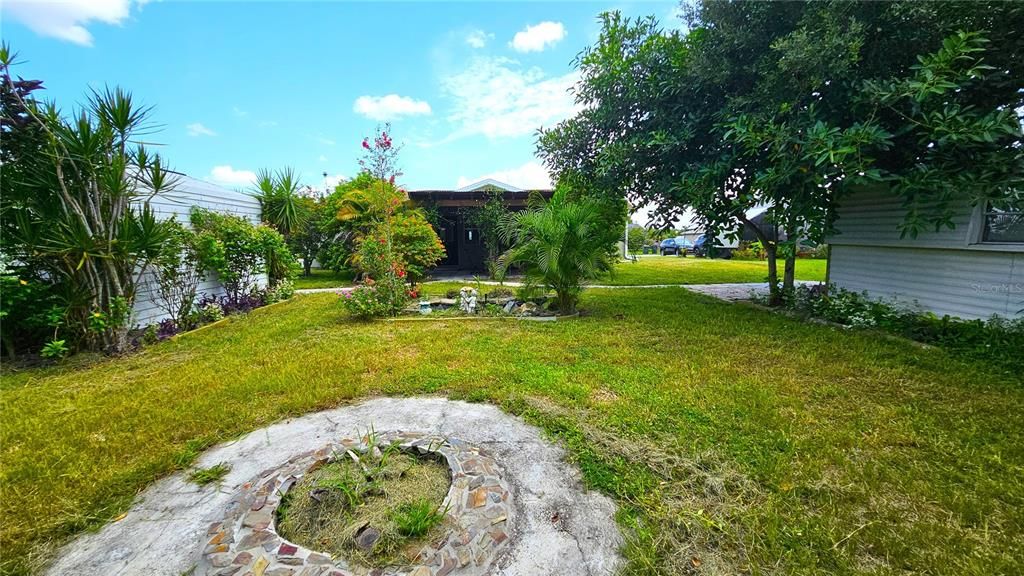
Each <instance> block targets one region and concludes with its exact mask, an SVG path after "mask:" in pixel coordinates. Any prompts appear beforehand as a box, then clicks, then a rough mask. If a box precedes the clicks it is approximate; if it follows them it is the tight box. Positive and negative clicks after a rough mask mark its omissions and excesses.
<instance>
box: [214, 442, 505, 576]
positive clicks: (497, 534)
mask: <svg viewBox="0 0 1024 576" xmlns="http://www.w3.org/2000/svg"><path fill="white" fill-rule="evenodd" d="M369 440H370V439H369V438H368V437H367V436H363V437H362V438H360V439H352V438H345V439H342V440H341V441H339V442H336V443H335V442H332V443H330V444H327V445H326V446H323V447H321V448H319V449H317V450H315V451H311V452H306V453H303V454H299V455H298V456H295V457H294V458H292V459H291V460H289V461H288V462H286V463H285V464H284V465H282V466H279V467H276V468H272V469H269V470H264V471H263V472H262V473H260V474H259V476H258V477H257V478H256V479H254V480H253V481H251V482H246V483H245V484H243V485H242V488H241V489H240V490H239V491H238V492H237V493H236V494H235V496H234V497H232V499H231V501H230V503H229V504H228V507H227V510H226V512H225V514H224V517H223V518H222V519H220V520H218V521H216V522H213V523H212V524H210V526H209V528H208V529H207V531H206V535H205V537H204V538H203V540H204V542H205V544H204V548H203V552H202V557H201V564H200V566H199V571H198V573H199V574H209V575H216V576H235V575H238V576H241V575H243V574H244V575H248V574H253V575H258V576H300V575H301V576H361V575H364V574H372V575H373V576H446V575H448V574H458V575H460V576H461V575H466V576H471V575H472V576H475V575H479V574H485V573H487V571H488V570H489V569H490V567H491V566H492V565H493V564H494V562H495V561H496V560H497V559H498V557H499V555H500V553H501V552H502V551H503V550H504V549H505V548H506V547H507V546H508V543H509V540H510V527H511V524H512V520H513V509H514V507H513V506H512V497H511V492H510V491H509V487H508V484H507V482H506V481H505V479H504V477H503V471H502V469H501V468H500V467H499V466H498V464H497V463H496V462H495V461H494V459H493V458H491V457H490V456H489V455H487V454H486V453H484V451H483V450H482V449H480V448H479V447H477V446H475V445H472V444H469V443H467V442H463V441H461V440H458V439H453V438H443V437H440V436H436V435H428V434H424V433H418V432H386V433H380V434H376V442H377V443H378V445H383V444H390V445H397V446H398V447H399V448H400V449H402V450H406V451H415V452H417V453H419V454H428V453H434V454H438V455H440V456H442V457H444V459H445V461H446V462H447V464H448V467H449V470H450V473H451V477H452V484H451V488H449V490H448V494H447V496H446V497H445V499H444V501H443V502H442V508H444V509H446V511H447V516H446V522H447V523H448V524H449V526H450V527H449V528H448V530H447V532H446V534H445V536H444V538H442V539H440V540H439V541H438V544H437V545H436V546H424V547H423V549H422V550H421V551H420V553H419V555H418V556H417V561H418V563H417V564H414V565H411V566H404V567H400V568H395V567H389V568H385V569H369V568H365V567H361V566H354V567H353V566H349V565H348V564H347V563H346V562H345V561H344V560H341V559H333V558H331V557H330V556H329V555H327V554H324V553H320V552H316V551H313V550H309V549H308V548H305V547H302V546H299V545H298V544H294V543H292V542H289V541H287V540H285V539H284V538H282V537H281V536H280V535H278V533H277V531H276V526H275V524H276V518H275V512H276V510H277V507H278V506H279V505H280V503H281V500H282V498H283V497H284V495H285V494H287V492H288V490H289V489H290V488H291V487H292V486H294V485H295V483H296V482H298V481H299V479H301V478H302V476H303V475H304V474H306V473H308V472H309V471H311V470H313V469H315V468H317V467H318V466H320V465H322V464H323V463H325V462H326V461H328V460H329V459H331V458H332V457H334V456H337V455H343V454H345V452H346V451H348V450H355V451H359V452H365V451H367V450H369V448H370V446H369V444H370V442H369Z"/></svg>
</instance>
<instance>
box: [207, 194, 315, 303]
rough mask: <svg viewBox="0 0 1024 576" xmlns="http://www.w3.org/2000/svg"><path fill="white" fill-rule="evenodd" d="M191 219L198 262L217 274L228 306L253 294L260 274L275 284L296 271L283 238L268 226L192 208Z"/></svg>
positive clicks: (229, 215)
mask: <svg viewBox="0 0 1024 576" xmlns="http://www.w3.org/2000/svg"><path fill="white" fill-rule="evenodd" d="M190 219H191V221H192V227H193V229H194V230H195V231H196V235H197V238H196V250H197V254H198V258H199V262H200V264H201V266H202V267H203V269H205V270H209V271H211V272H216V273H217V277H218V279H219V280H220V282H221V284H223V285H224V289H225V291H226V292H227V297H228V301H229V303H230V302H238V301H241V300H242V299H245V298H247V297H248V296H249V295H250V294H252V293H253V292H254V291H255V290H256V288H257V280H258V279H259V275H260V274H262V273H267V274H268V276H269V277H270V278H271V283H272V284H276V283H277V282H279V281H280V280H282V279H284V278H288V277H290V275H291V274H293V273H294V271H295V270H296V269H297V266H298V264H297V263H296V261H295V258H294V257H293V256H292V254H291V252H289V251H288V246H287V244H286V243H285V240H284V237H283V236H281V234H280V233H279V232H277V231H276V230H274V229H273V228H271V227H270V226H267V225H265V224H259V225H256V224H253V223H252V222H249V221H248V220H246V219H245V218H242V217H240V216H234V215H231V214H220V213H217V212H213V211H211V210H205V209H202V208H193V209H192V213H191V216H190Z"/></svg>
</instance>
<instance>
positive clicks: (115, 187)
mask: <svg viewBox="0 0 1024 576" xmlns="http://www.w3.org/2000/svg"><path fill="white" fill-rule="evenodd" d="M14 58H15V55H14V54H13V53H12V52H11V51H10V50H9V49H8V47H7V46H6V45H5V46H3V47H2V48H0V68H2V73H3V74H2V77H3V81H4V82H5V83H8V84H9V85H12V86H13V81H12V80H11V75H10V67H11V66H12V65H13V64H14ZM11 92H13V94H14V97H15V100H14V101H12V102H7V101H5V102H4V106H5V110H4V116H5V118H6V117H7V116H8V115H9V111H10V109H13V108H15V107H17V108H18V109H19V110H20V111H21V112H20V113H21V114H22V115H23V117H24V119H25V124H26V126H31V127H32V129H33V130H38V131H39V132H41V133H42V134H43V138H42V140H41V145H40V149H39V150H38V151H37V152H35V153H32V154H23V155H20V156H17V157H14V158H11V159H10V162H11V166H6V165H5V166H4V169H3V172H4V175H5V176H7V175H8V174H10V175H12V176H14V178H12V179H8V178H5V179H4V180H5V181H4V194H3V199H2V204H0V209H2V215H3V219H4V220H5V224H4V232H5V234H4V236H5V238H4V246H3V249H4V250H5V251H7V252H8V253H10V254H11V255H12V256H13V257H14V258H15V260H16V261H18V262H19V263H21V264H22V265H23V266H25V267H32V268H34V269H35V270H36V271H38V272H39V273H40V275H41V276H42V277H45V278H48V279H49V280H50V281H51V282H53V283H55V284H58V285H60V287H61V292H63V293H64V294H65V298H66V299H67V301H68V304H69V307H68V314H67V316H66V318H67V321H68V323H69V327H70V328H71V329H72V331H73V332H76V333H77V335H78V336H80V337H84V341H85V342H86V344H88V345H90V346H91V347H93V348H99V349H103V350H105V351H107V352H110V353H119V352H122V351H123V350H125V348H126V347H127V345H128V337H127V336H128V329H129V328H130V315H131V309H132V304H133V303H134V301H135V293H136V286H137V284H138V283H139V280H140V278H141V275H142V274H143V273H144V272H145V270H146V269H147V267H148V266H149V265H150V263H152V262H153V261H154V259H155V258H156V257H157V256H158V255H159V252H160V247H161V245H162V244H163V242H164V241H165V240H166V239H167V237H168V234H169V228H168V226H167V225H166V224H165V223H164V222H161V221H159V220H158V219H157V218H156V216H155V215H154V213H153V211H152V210H151V209H150V207H149V200H150V198H152V197H153V196H154V195H155V194H159V193H161V192H163V191H166V190H169V189H170V188H172V187H173V185H174V181H175V178H174V177H173V176H172V175H171V173H169V172H168V171H167V170H166V169H165V167H164V164H163V162H162V161H161V159H160V156H159V155H156V154H151V153H150V152H149V151H148V150H147V149H146V148H145V147H144V146H143V145H142V144H141V143H138V138H139V137H140V136H142V135H144V134H146V133H148V132H150V131H151V129H152V126H151V125H150V124H148V121H147V118H148V115H149V112H150V109H149V108H146V107H140V106H138V105H137V104H136V103H135V101H134V100H133V98H132V95H131V93H129V92H126V91H124V90H121V89H119V88H114V89H106V90H104V91H102V92H100V91H94V92H93V93H92V94H91V95H90V97H89V99H88V101H87V102H86V104H85V106H84V107H83V108H82V109H81V110H80V111H78V113H77V114H75V115H72V116H70V117H65V116H63V115H62V114H61V113H60V112H59V110H58V109H57V107H56V105H54V104H51V103H41V102H37V101H36V100H35V99H33V98H27V99H26V98H22V97H20V96H17V94H18V92H17V91H13V90H12V91H11Z"/></svg>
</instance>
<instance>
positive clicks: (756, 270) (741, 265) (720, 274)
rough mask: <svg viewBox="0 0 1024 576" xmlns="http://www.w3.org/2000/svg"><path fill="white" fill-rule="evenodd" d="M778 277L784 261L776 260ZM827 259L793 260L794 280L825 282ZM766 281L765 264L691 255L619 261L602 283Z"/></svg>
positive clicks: (766, 270)
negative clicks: (794, 262)
mask: <svg viewBox="0 0 1024 576" xmlns="http://www.w3.org/2000/svg"><path fill="white" fill-rule="evenodd" d="M777 262H778V267H779V278H780V279H781V278H782V270H783V261H782V260H778V261H777ZM826 264H827V261H826V260H811V259H806V258H801V259H798V260H797V261H796V279H797V280H815V281H818V282H824V281H825V265H826ZM766 280H768V263H767V262H762V261H749V260H747V261H743V260H718V259H714V260H710V259H707V258H694V257H692V256H689V257H686V258H680V257H678V256H646V257H641V258H639V259H638V260H637V261H636V262H628V261H627V262H619V264H618V265H617V266H616V267H615V273H614V274H612V275H611V276H610V277H609V278H605V279H602V280H599V281H598V282H600V283H601V284H612V285H615V286H640V285H643V284H727V283H732V282H764V281H766Z"/></svg>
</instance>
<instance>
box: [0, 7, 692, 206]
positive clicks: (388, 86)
mask: <svg viewBox="0 0 1024 576" xmlns="http://www.w3.org/2000/svg"><path fill="white" fill-rule="evenodd" d="M604 10H621V11H623V12H624V13H626V14H628V15H645V14H654V15H655V16H657V17H658V18H659V20H663V21H665V20H668V19H669V18H670V17H671V15H672V14H673V13H674V11H675V2H671V1H664V2H640V3H629V4H626V3H614V2H569V3H541V2H515V3H493V2H486V3H485V2H445V3H438V2H418V3H393V2H384V3H355V2H304V3H289V2H196V1H193V2H174V1H163V2H153V1H151V2H144V3H139V2H131V1H129V0H64V2H63V3H62V4H59V5H58V4H47V3H46V2H38V1H30V2H19V1H11V0H8V1H6V2H5V3H4V4H3V14H2V17H3V18H2V35H3V38H4V39H5V41H7V42H9V43H10V44H11V45H12V47H13V48H14V49H15V50H16V51H18V52H19V53H20V55H21V59H22V60H23V61H24V63H23V64H22V65H20V66H19V67H18V68H17V69H16V72H17V73H19V74H20V75H22V76H24V77H26V78H39V79H42V80H43V81H44V82H45V86H46V88H47V90H46V91H45V95H46V96H47V97H48V98H51V99H55V100H57V101H58V103H59V104H61V106H62V107H63V108H64V109H65V111H69V110H70V109H71V108H73V105H74V104H76V103H78V102H81V101H82V99H83V97H84V94H85V93H86V91H87V90H88V89H89V88H90V87H98V88H101V87H103V86H104V85H119V86H122V87H124V88H126V89H129V90H131V91H132V92H133V94H134V95H135V97H136V98H138V99H139V100H141V101H142V102H144V103H146V104H150V105H153V106H155V110H154V112H153V116H152V118H153V119H154V120H155V121H156V122H157V123H159V124H160V125H162V130H161V131H160V132H158V133H157V134H155V135H153V136H151V137H150V138H149V140H152V141H155V142H159V143H161V144H163V146H162V147H161V148H160V152H161V153H162V154H163V155H164V156H165V157H166V158H167V159H168V160H169V161H170V164H171V166H172V167H174V168H175V169H177V170H179V171H182V172H185V173H187V174H189V175H192V176H195V177H198V178H203V179H206V180H210V181H214V182H218V183H221V184H224V185H227V186H229V187H232V188H243V187H246V183H247V181H248V179H249V178H250V177H251V173H252V172H255V171H256V170H258V169H259V168H263V167H268V168H278V167H282V166H286V165H288V166H293V167H295V168H296V169H297V170H298V171H299V172H301V174H302V175H303V179H304V183H306V184H310V185H313V186H315V187H318V188H319V187H322V186H323V182H324V178H323V176H322V173H324V172H327V173H328V174H329V177H330V178H331V179H332V180H333V179H336V178H338V177H350V176H352V175H353V174H354V173H355V172H356V171H357V164H356V160H357V158H358V156H359V153H360V147H359V143H360V141H361V139H362V137H363V136H365V135H370V134H371V133H372V132H373V130H374V127H375V126H376V124H377V123H378V122H380V121H383V120H388V119H389V120H391V122H392V124H393V132H392V133H393V135H394V137H395V139H396V140H397V141H399V142H402V143H403V145H404V149H403V151H402V155H401V162H400V163H401V166H402V168H403V169H404V173H405V174H404V176H403V177H402V178H401V182H402V183H403V184H404V185H405V186H407V187H409V188H412V189H416V188H448V187H455V186H460V185H464V184H466V183H468V182H471V181H474V180H477V179H479V178H483V177H493V178H497V179H499V180H505V181H507V182H509V183H511V184H513V185H517V186H522V187H531V186H544V185H547V184H548V181H547V174H546V173H545V171H544V169H543V168H542V166H541V165H540V163H539V161H538V160H537V159H536V158H535V156H534V142H535V130H536V129H537V128H538V127H539V126H541V125H544V126H551V125H553V124H555V123H556V122H557V121H559V120H561V119H563V118H565V117H567V116H569V115H571V114H572V113H573V111H574V109H575V107H574V103H573V101H572V99H571V97H570V96H569V95H567V94H566V92H565V91H566V88H568V87H569V86H570V85H572V83H573V82H574V80H575V78H576V76H575V73H574V71H573V69H572V66H571V62H572V59H573V57H574V56H575V55H576V54H577V53H578V52H579V51H580V50H581V49H582V48H584V47H585V46H586V45H588V44H590V43H592V42H593V41H594V40H595V39H596V36H597V32H598V24H597V20H596V18H597V15H598V14H599V13H600V12H601V11H604ZM666 24H668V22H666Z"/></svg>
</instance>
